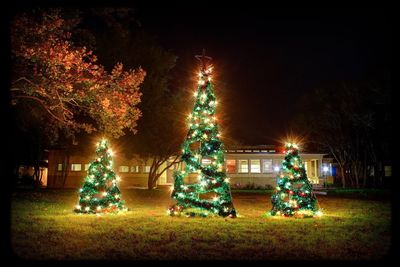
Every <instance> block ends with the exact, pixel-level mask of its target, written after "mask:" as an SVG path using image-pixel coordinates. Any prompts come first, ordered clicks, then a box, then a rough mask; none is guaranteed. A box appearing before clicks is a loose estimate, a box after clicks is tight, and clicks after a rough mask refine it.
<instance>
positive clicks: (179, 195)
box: [168, 51, 236, 217]
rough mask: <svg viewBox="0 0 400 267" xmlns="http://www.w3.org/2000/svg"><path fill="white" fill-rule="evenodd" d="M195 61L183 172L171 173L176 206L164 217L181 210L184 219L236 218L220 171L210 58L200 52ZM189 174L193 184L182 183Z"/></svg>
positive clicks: (220, 150) (220, 148) (221, 153)
mask: <svg viewBox="0 0 400 267" xmlns="http://www.w3.org/2000/svg"><path fill="white" fill-rule="evenodd" d="M196 57H197V58H198V59H200V62H201V69H200V73H199V81H198V88H197V91H196V92H195V93H194V96H195V97H196V101H195V104H194V107H193V111H192V113H191V114H190V115H189V117H188V124H189V131H188V134H187V137H186V140H185V141H184V143H183V149H182V152H183V154H182V156H181V159H182V161H183V162H184V163H185V170H184V171H176V172H175V173H174V179H175V182H174V187H173V190H172V198H174V199H175V200H176V201H177V203H176V204H175V205H173V206H172V207H170V208H169V209H168V213H169V214H170V215H171V216H174V215H180V214H181V213H182V212H183V211H184V210H185V213H186V215H188V216H195V215H199V216H203V217H205V216H208V215H209V214H217V215H219V216H222V217H226V216H229V217H236V210H235V208H234V207H233V203H232V196H231V191H230V184H229V178H227V177H226V173H225V170H224V169H223V167H224V151H223V143H222V142H221V140H220V134H219V129H218V123H217V119H216V117H215V114H216V106H217V100H216V97H215V94H214V90H213V85H212V83H211V72H212V66H211V65H207V64H206V60H210V59H211V58H210V57H206V56H205V55H204V51H203V55H202V56H196ZM190 173H197V176H198V177H197V178H198V182H197V183H194V184H185V183H184V178H185V177H187V176H188V175H189V174H190Z"/></svg>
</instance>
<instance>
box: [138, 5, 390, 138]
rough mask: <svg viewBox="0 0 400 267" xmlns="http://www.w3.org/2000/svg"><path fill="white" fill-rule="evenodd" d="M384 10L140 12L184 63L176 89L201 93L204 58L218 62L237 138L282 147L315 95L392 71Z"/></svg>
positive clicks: (225, 112) (225, 111) (220, 90)
mask: <svg viewBox="0 0 400 267" xmlns="http://www.w3.org/2000/svg"><path fill="white" fill-rule="evenodd" d="M385 12H386V11H385V10H380V9H349V10H342V9H293V10H292V9H268V8H261V7H260V8H254V9H250V8H240V9H229V8H227V9H218V8H211V7H209V6H207V7H204V8H181V9H179V8H170V9H159V10H155V9H150V8H138V9H137V12H136V13H137V17H138V20H139V21H140V22H141V24H142V27H143V29H145V30H146V31H148V32H150V33H151V34H154V35H155V36H156V37H157V41H158V42H159V43H160V44H161V45H162V46H163V47H164V48H165V49H168V50H170V51H172V52H173V53H174V54H176V55H177V56H178V61H177V65H176V67H175V69H174V79H177V81H174V82H173V84H178V85H180V86H183V87H188V89H189V90H193V91H194V90H195V84H194V83H193V81H192V79H193V78H194V72H195V70H196V64H197V61H196V59H195V58H194V55H196V54H199V53H201V50H202V48H205V49H206V54H207V55H209V56H211V57H213V63H214V65H215V71H216V81H215V83H216V91H217V97H218V98H219V99H220V100H221V103H222V105H221V106H222V107H221V106H220V107H221V109H220V110H219V111H220V112H221V114H222V116H223V118H225V119H226V121H225V123H224V127H225V129H226V131H229V135H230V136H232V137H233V138H235V139H237V140H239V141H241V142H242V143H244V144H249V145H256V144H274V143H276V142H277V141H279V140H281V139H282V137H284V136H285V135H286V133H287V132H288V131H289V130H290V129H289V126H288V124H289V121H290V120H291V118H292V117H293V114H294V113H295V112H301V104H300V105H299V103H297V100H298V99H299V98H300V97H301V96H302V95H303V94H304V93H306V92H307V91H308V90H312V89H314V88H315V87H321V86H329V85H331V84H333V83H338V82H341V81H354V80H365V79H369V78H373V77H374V76H375V75H376V76H378V75H379V73H381V72H382V70H383V69H385V68H387V67H388V63H387V62H388V57H389V54H390V46H389V43H390V39H389V38H390V34H389V31H390V28H389V25H390V24H389V21H388V16H387V14H386V13H385Z"/></svg>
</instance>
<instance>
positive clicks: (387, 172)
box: [384, 166, 392, 176]
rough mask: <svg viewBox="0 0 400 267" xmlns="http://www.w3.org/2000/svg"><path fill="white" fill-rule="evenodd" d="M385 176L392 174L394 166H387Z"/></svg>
mask: <svg viewBox="0 0 400 267" xmlns="http://www.w3.org/2000/svg"><path fill="white" fill-rule="evenodd" d="M384 168H385V176H392V166H385V167H384Z"/></svg>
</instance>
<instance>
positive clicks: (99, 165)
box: [74, 139, 127, 213]
mask: <svg viewBox="0 0 400 267" xmlns="http://www.w3.org/2000/svg"><path fill="white" fill-rule="evenodd" d="M96 155H97V158H96V159H95V160H94V161H93V162H91V163H90V165H89V169H88V173H87V176H86V177H85V180H84V183H83V186H82V188H81V189H79V193H80V196H79V203H78V205H76V207H75V210H74V211H75V212H77V213H107V212H117V211H120V210H127V208H126V207H125V206H124V203H123V201H122V200H121V192H120V190H119V189H118V186H117V183H118V181H119V180H120V178H119V177H118V176H117V175H116V174H115V172H114V171H113V161H112V155H113V153H112V151H111V149H109V148H108V142H107V140H104V139H103V140H102V141H101V142H99V143H97V148H96Z"/></svg>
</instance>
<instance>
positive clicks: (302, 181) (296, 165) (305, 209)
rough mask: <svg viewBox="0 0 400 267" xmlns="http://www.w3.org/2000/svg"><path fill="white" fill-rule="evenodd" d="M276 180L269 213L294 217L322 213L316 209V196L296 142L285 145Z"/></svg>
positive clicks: (319, 214)
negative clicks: (276, 183) (283, 156)
mask: <svg viewBox="0 0 400 267" xmlns="http://www.w3.org/2000/svg"><path fill="white" fill-rule="evenodd" d="M277 180H278V185H277V187H276V192H275V193H274V194H273V195H272V197H271V201H272V210H271V212H270V214H271V215H282V216H295V217H313V216H321V215H322V213H321V212H320V211H318V204H317V198H316V197H315V194H314V193H313V191H312V185H311V183H310V182H309V180H308V178H307V173H306V170H305V168H304V164H303V162H302V160H301V158H300V157H299V149H298V146H297V145H296V144H292V143H287V144H286V145H285V159H284V160H283V162H282V167H281V171H280V174H279V175H278V177H277Z"/></svg>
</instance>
